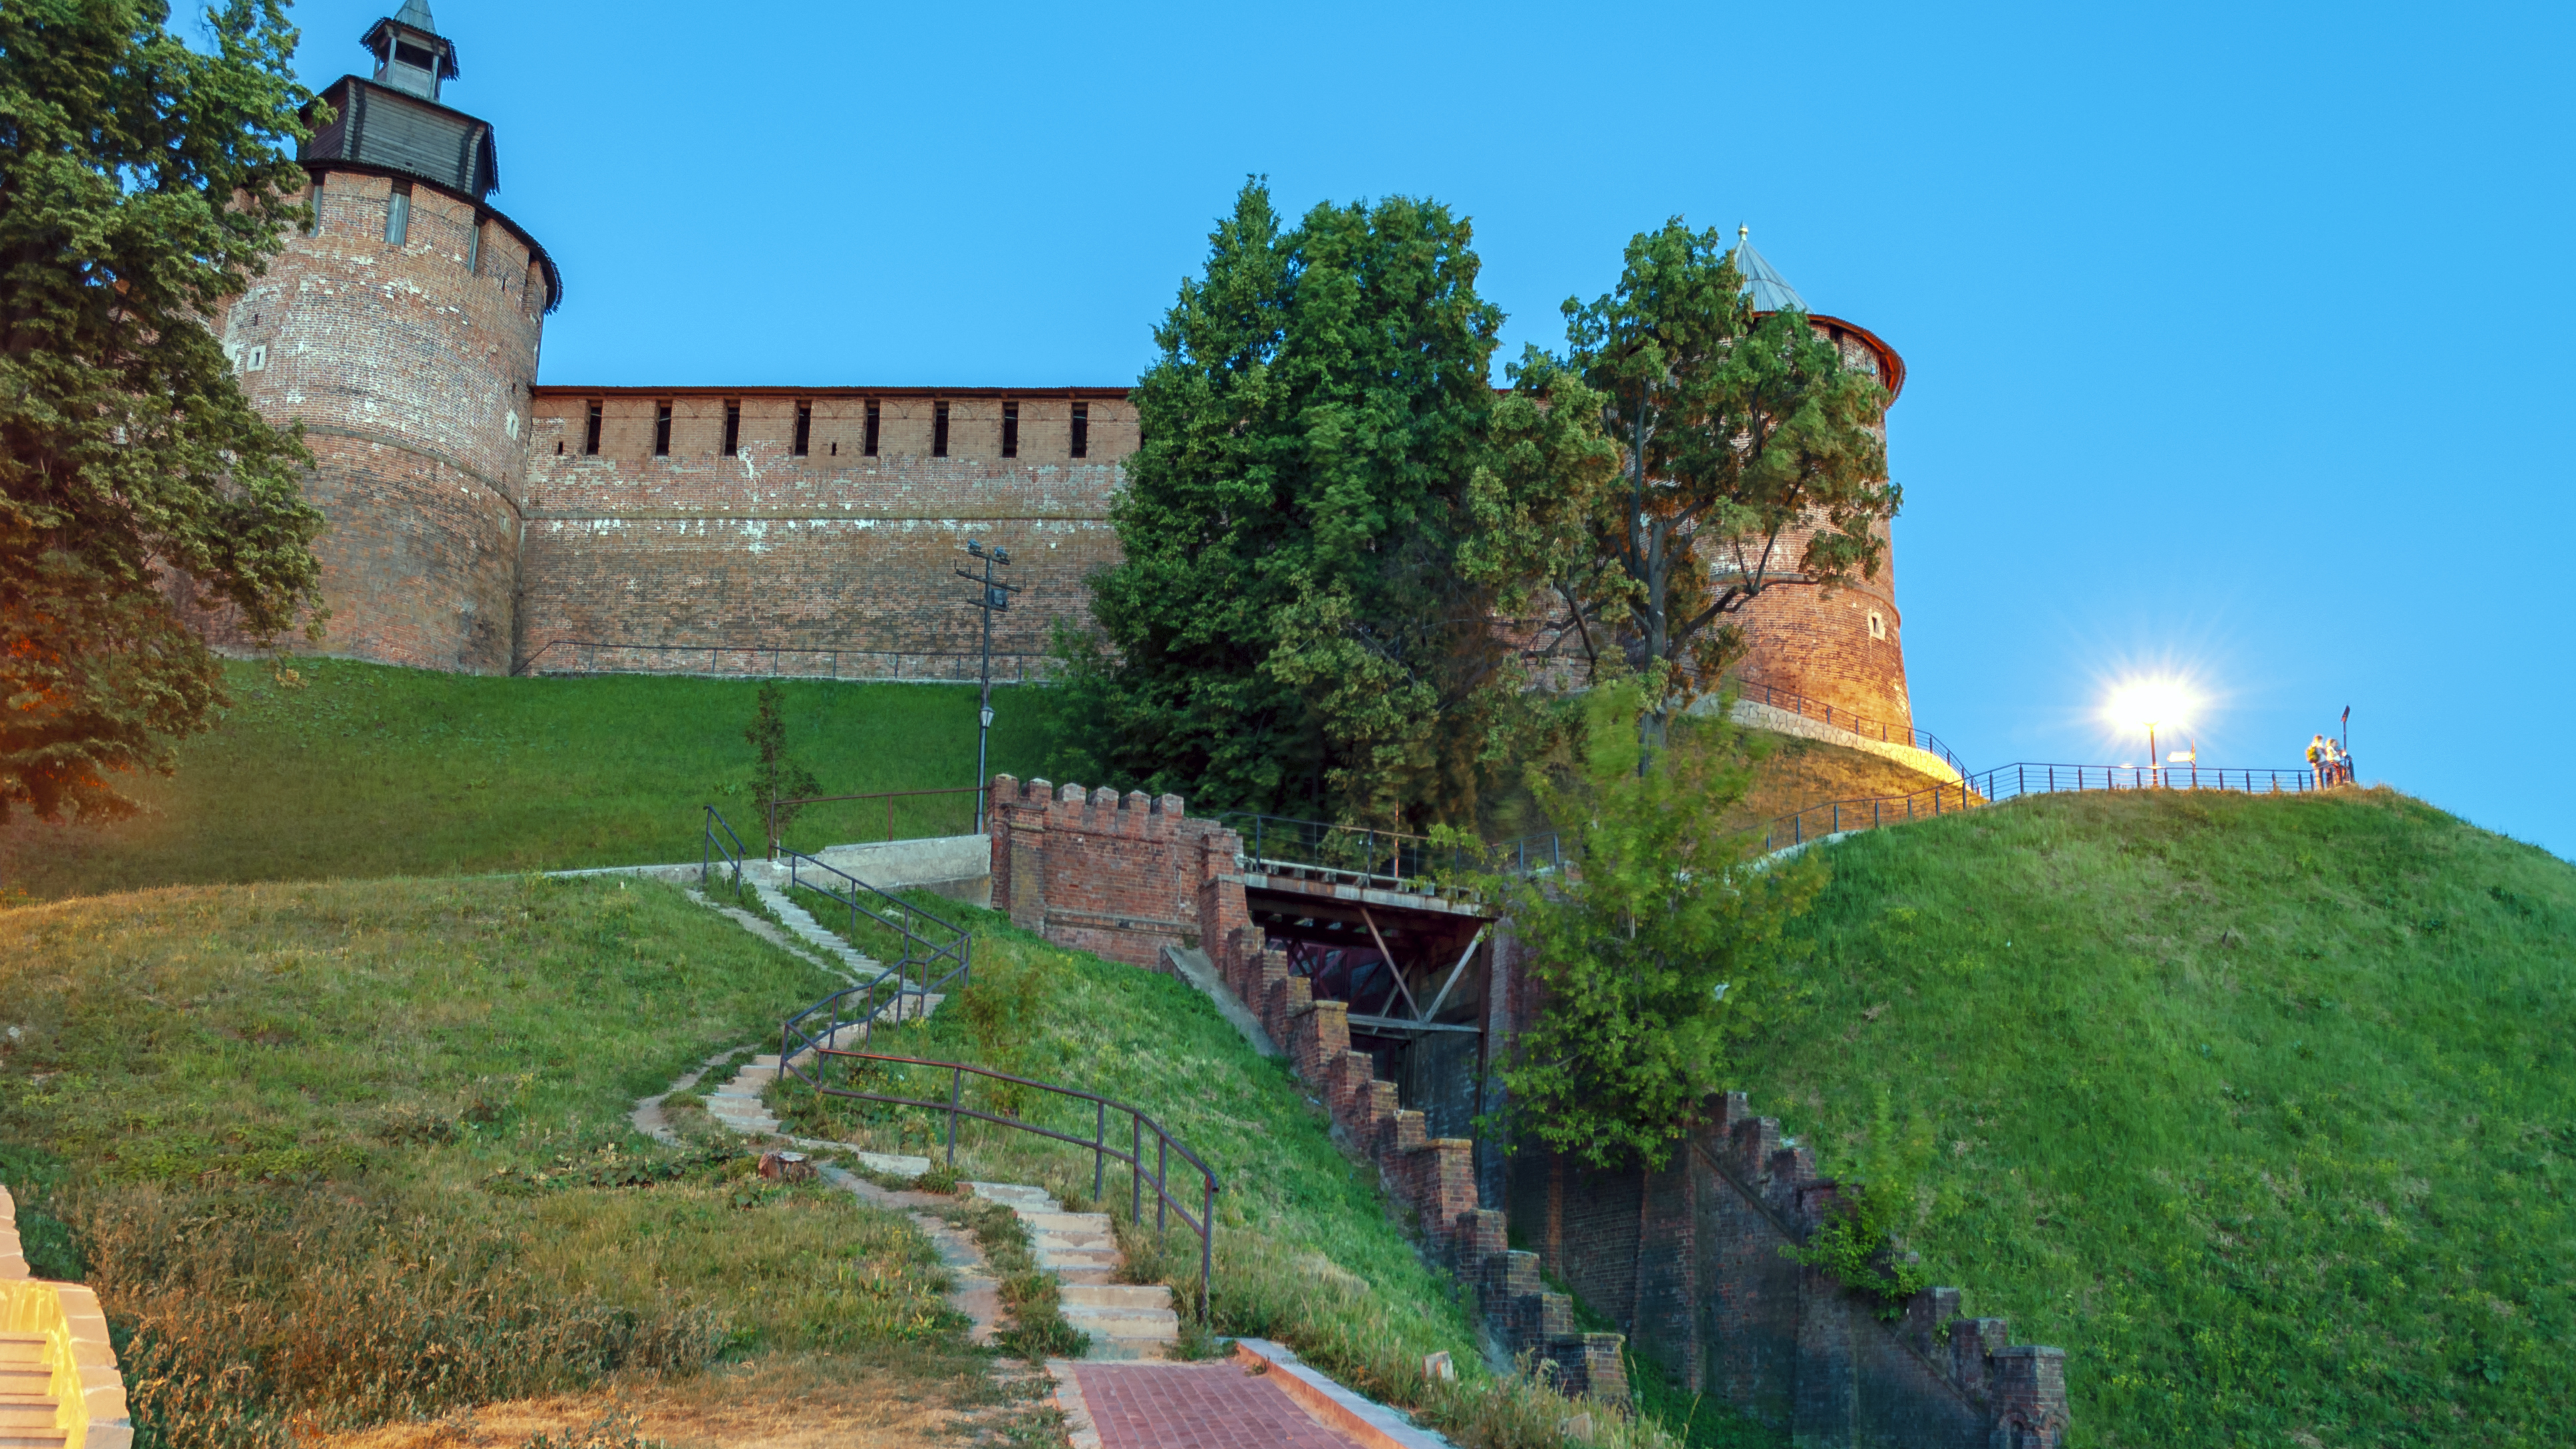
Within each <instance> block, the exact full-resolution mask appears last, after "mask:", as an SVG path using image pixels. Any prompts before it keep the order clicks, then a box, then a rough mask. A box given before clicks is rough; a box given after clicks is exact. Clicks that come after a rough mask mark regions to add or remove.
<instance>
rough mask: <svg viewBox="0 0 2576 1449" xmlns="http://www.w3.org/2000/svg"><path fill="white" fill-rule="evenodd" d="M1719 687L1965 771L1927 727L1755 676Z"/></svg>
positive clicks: (1966, 770) (1964, 767)
mask: <svg viewBox="0 0 2576 1449" xmlns="http://www.w3.org/2000/svg"><path fill="white" fill-rule="evenodd" d="M1721 687H1722V688H1724V689H1728V690H1732V691H1734V693H1735V697H1736V698H1737V699H1738V700H1748V701H1751V702H1752V703H1754V704H1759V705H1763V706H1766V707H1768V708H1771V709H1777V710H1783V711H1786V712H1788V713H1790V714H1794V715H1797V716H1798V717H1800V718H1801V719H1811V720H1814V721H1816V722H1817V723H1819V724H1826V725H1831V726H1833V727H1834V728H1835V729H1839V730H1848V731H1850V732H1851V733H1853V734H1856V735H1859V736H1861V737H1862V738H1864V739H1874V740H1877V741H1879V742H1880V743H1882V744H1892V745H1907V746H1911V747H1912V748H1914V749H1918V750H1922V751H1924V752H1926V753H1928V754H1934V755H1938V756H1940V757H1941V758H1942V760H1943V761H1945V762H1947V763H1948V765H1949V766H1950V768H1951V769H1953V770H1956V771H1958V772H1959V773H1960V774H1961V775H1965V774H1967V773H1968V766H1967V762H1966V761H1964V760H1962V759H1960V758H1959V756H1958V754H1957V753H1956V752H1955V751H1953V750H1952V749H1951V748H1950V747H1949V746H1948V745H1945V744H1943V743H1942V742H1941V737H1940V736H1939V735H1936V734H1934V733H1932V732H1931V731H1930V730H1919V729H1916V728H1914V727H1913V726H1912V725H1899V724H1890V723H1888V722H1887V721H1885V720H1882V719H1873V718H1871V717H1870V716H1868V715H1865V714H1859V713H1855V712H1854V711H1852V710H1848V709H1842V708H1839V707H1837V706H1835V705H1831V704H1827V703H1825V702H1824V701H1823V700H1819V699H1809V698H1808V697H1807V696H1805V695H1803V694H1800V693H1798V692H1797V691H1796V690H1793V689H1774V688H1772V687H1771V686H1770V685H1768V684H1765V683H1763V682H1762V681H1760V680H1758V679H1742V678H1737V679H1729V680H1726V681H1725V682H1724V684H1723V685H1722V686H1721Z"/></svg>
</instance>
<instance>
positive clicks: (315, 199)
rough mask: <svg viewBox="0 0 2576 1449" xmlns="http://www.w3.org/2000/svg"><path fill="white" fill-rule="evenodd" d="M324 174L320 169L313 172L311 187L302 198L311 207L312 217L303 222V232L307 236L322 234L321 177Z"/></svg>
mask: <svg viewBox="0 0 2576 1449" xmlns="http://www.w3.org/2000/svg"><path fill="white" fill-rule="evenodd" d="M324 174H325V173H323V172H320V171H316V172H314V173H313V189H312V191H310V192H309V193H307V194H306V195H305V198H304V199H305V201H306V202H308V203H310V204H311V205H312V207H313V219H312V220H310V221H307V222H306V223H304V233H305V235H307V236H320V235H321V234H322V177H323V176H324Z"/></svg>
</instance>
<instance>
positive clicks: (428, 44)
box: [358, 0, 456, 101]
mask: <svg viewBox="0 0 2576 1449" xmlns="http://www.w3.org/2000/svg"><path fill="white" fill-rule="evenodd" d="M358 43H359V44H360V45H363V46H365V47H366V48H367V49H368V50H370V51H372V52H374V53H375V57H376V77H375V78H376V82H377V84H379V85H384V86H390V87H392V88H393V89H395V90H398V91H401V92H403V93H405V94H407V95H415V96H418V97H420V98H421V99H422V100H425V101H434V100H437V99H438V88H439V84H440V82H442V81H452V80H454V79H456V42H454V41H452V40H449V39H448V38H447V37H446V36H443V35H441V34H439V33H438V22H437V21H435V20H433V19H431V18H430V14H429V0H403V5H402V8H401V9H400V10H397V11H395V12H394V13H393V14H391V15H388V16H386V17H385V18H384V19H382V20H379V21H377V22H376V23H375V24H374V25H372V26H369V27H368V29H367V33H366V34H365V35H363V36H361V37H359V40H358Z"/></svg>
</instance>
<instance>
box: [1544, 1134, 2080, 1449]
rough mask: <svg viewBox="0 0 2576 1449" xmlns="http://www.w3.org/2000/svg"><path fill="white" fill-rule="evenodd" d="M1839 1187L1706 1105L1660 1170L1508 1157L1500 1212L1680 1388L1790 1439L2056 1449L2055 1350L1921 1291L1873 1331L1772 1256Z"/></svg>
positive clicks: (1838, 1299)
mask: <svg viewBox="0 0 2576 1449" xmlns="http://www.w3.org/2000/svg"><path fill="white" fill-rule="evenodd" d="M1839 1187H1840V1185H1839V1184H1837V1183H1835V1182H1834V1181H1832V1180H1831V1179H1827V1178H1821V1177H1819V1176H1817V1174H1816V1169H1815V1162H1814V1158H1813V1156H1812V1154H1810V1153H1809V1151H1808V1150H1807V1149H1806V1148H1804V1147H1801V1146H1796V1145H1794V1144H1792V1143H1791V1142H1789V1141H1788V1140H1787V1139H1785V1138H1783V1137H1782V1135H1781V1133H1780V1124H1779V1123H1778V1122H1777V1121H1775V1120H1773V1119H1771V1118H1768V1117H1756V1116H1754V1115H1753V1113H1752V1111H1751V1109H1750V1107H1749V1106H1748V1105H1747V1103H1746V1099H1745V1096H1744V1094H1743V1093H1741V1092H1733V1093H1728V1094H1726V1095H1725V1096H1722V1097H1718V1098H1713V1099H1712V1100H1711V1101H1710V1102H1709V1104H1708V1110H1707V1111H1706V1113H1705V1114H1704V1118H1703V1121H1702V1122H1701V1123H1700V1124H1699V1125H1697V1126H1695V1127H1694V1128H1693V1129H1692V1130H1691V1132H1690V1133H1689V1135H1688V1136H1687V1137H1686V1138H1685V1139H1684V1141H1683V1143H1682V1144H1681V1147H1680V1149H1679V1150H1678V1151H1676V1153H1675V1154H1674V1158H1673V1161H1672V1162H1671V1164H1670V1165H1669V1166H1667V1167H1666V1168H1665V1169H1664V1170H1662V1171H1660V1172H1655V1173H1639V1172H1637V1171H1634V1170H1630V1171H1623V1172H1610V1173H1594V1172H1587V1171H1584V1170H1583V1169H1581V1168H1580V1167H1579V1166H1578V1165H1577V1164H1574V1163H1572V1162H1570V1161H1568V1160H1567V1159H1565V1158H1563V1157H1560V1156H1556V1155H1554V1154H1549V1153H1545V1152H1543V1151H1538V1152H1528V1153H1524V1154H1522V1155H1521V1156H1519V1157H1516V1158H1515V1160H1514V1173H1513V1179H1512V1186H1511V1193H1510V1202H1511V1206H1512V1211H1513V1212H1514V1213H1515V1214H1517V1215H1518V1216H1519V1218H1520V1220H1521V1221H1522V1222H1523V1223H1524V1224H1525V1225H1526V1224H1537V1225H1539V1228H1540V1234H1539V1236H1540V1238H1541V1240H1542V1242H1543V1244H1544V1251H1545V1255H1546V1259H1547V1261H1548V1263H1549V1265H1550V1266H1551V1267H1552V1268H1553V1269H1554V1270H1555V1271H1556V1272H1557V1273H1558V1275H1559V1276H1561V1277H1562V1278H1563V1279H1564V1281H1565V1282H1566V1283H1568V1284H1569V1285H1570V1286H1571V1287H1572V1288H1573V1289H1574V1291H1575V1293H1576V1295H1577V1296H1578V1297H1580V1298H1582V1299H1583V1301H1584V1302H1586V1303H1587V1304H1590V1305H1591V1306H1592V1307H1593V1308H1594V1309H1596V1310H1597V1311H1599V1312H1601V1313H1602V1314H1604V1315H1605V1316H1607V1317H1609V1318H1610V1319H1612V1320H1613V1321H1614V1322H1617V1323H1618V1324H1620V1325H1621V1326H1622V1327H1623V1328H1625V1329H1626V1330H1627V1332H1628V1336H1629V1341H1630V1342H1632V1343H1634V1344H1635V1345H1636V1347H1637V1350H1638V1352H1639V1353H1640V1354H1642V1355H1643V1356H1644V1357H1646V1358H1648V1359H1650V1360H1653V1361H1655V1362H1657V1363H1658V1364H1660V1365H1661V1366H1662V1368H1663V1369H1664V1370H1665V1371H1666V1372H1668V1373H1669V1374H1670V1375H1671V1376H1672V1378H1673V1380H1674V1381H1675V1382H1676V1383H1677V1384H1679V1385H1681V1386H1682V1387H1683V1388H1684V1389H1685V1390H1686V1391H1690V1392H1705V1393H1708V1394H1711V1395H1714V1396H1716V1397H1719V1398H1722V1399H1724V1400H1725V1401H1726V1402H1728V1403H1730V1404H1732V1405H1734V1406H1735V1407H1736V1408H1737V1409H1738V1410H1739V1411H1741V1412H1743V1413H1745V1414H1747V1415H1750V1416H1751V1417H1753V1418H1756V1419H1759V1420H1761V1421H1762V1422H1764V1423H1766V1424H1768V1425H1770V1426H1772V1427H1773V1428H1775V1429H1781V1430H1786V1431H1788V1432H1789V1434H1790V1435H1791V1437H1792V1440H1793V1442H1795V1443H1798V1444H1801V1445H1805V1444H1818V1445H1827V1444H1831V1445H1843V1444H1854V1445H1874V1444H1891V1445H1895V1444H1901V1445H1907V1446H1923V1449H1989V1446H2009V1449H2056V1446H2057V1445H2059V1444H2061V1443H2062V1442H2063V1441H2064V1437H2065V1432H2066V1425H2067V1401H2066V1356H2065V1353H2064V1351H2063V1350H2061V1349H2055V1348H2038V1347H2031V1346H2027V1345H2017V1344H2013V1343H2011V1342H2010V1333H2009V1329H2008V1325H2007V1324H2006V1323H2005V1321H2004V1320H2002V1319H1999V1318H1976V1319H1971V1318H1962V1317H1960V1316H1959V1297H1960V1295H1959V1290H1957V1289H1955V1288H1931V1289H1926V1290H1925V1291H1923V1292H1922V1293H1919V1294H1917V1295H1915V1296H1914V1298H1913V1299H1912V1300H1910V1301H1909V1302H1908V1303H1907V1304H1906V1305H1905V1316H1904V1318H1903V1320H1902V1321H1900V1322H1898V1323H1894V1324H1889V1323H1887V1322H1884V1321H1882V1320H1881V1319H1880V1318H1879V1317H1878V1316H1877V1314H1876V1313H1875V1312H1874V1311H1873V1310H1872V1308H1871V1306H1870V1304H1869V1303H1868V1302H1867V1301H1865V1300H1863V1299H1861V1298H1859V1297H1857V1296H1856V1295H1854V1294H1853V1293H1851V1292H1850V1291H1849V1290H1847V1289H1845V1288H1843V1287H1842V1286H1841V1285H1840V1284H1838V1283H1836V1282H1834V1281H1833V1280H1832V1279H1830V1278H1828V1277H1827V1276H1825V1275H1824V1274H1823V1273H1821V1272H1819V1271H1818V1270H1816V1269H1813V1268H1808V1267H1805V1266H1803V1265H1801V1264H1799V1263H1797V1262H1795V1261H1794V1260H1792V1259H1790V1258H1788V1257H1787V1256H1785V1255H1784V1254H1783V1252H1782V1249H1784V1248H1786V1247H1788V1246H1790V1245H1792V1244H1795V1243H1800V1242H1803V1241H1805V1240H1806V1238H1807V1236H1808V1235H1809V1234H1811V1233H1813V1232H1814V1231H1815V1230H1816V1229H1817V1228H1818V1227H1819V1226H1821V1225H1822V1224H1823V1223H1824V1221H1825V1218H1826V1214H1827V1213H1828V1212H1829V1211H1830V1210H1831V1208H1832V1205H1833V1202H1834V1198H1835V1195H1836V1193H1837V1192H1838V1191H1839Z"/></svg>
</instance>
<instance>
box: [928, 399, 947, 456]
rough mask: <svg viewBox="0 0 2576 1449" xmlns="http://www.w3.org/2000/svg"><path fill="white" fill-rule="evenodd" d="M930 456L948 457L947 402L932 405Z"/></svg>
mask: <svg viewBox="0 0 2576 1449" xmlns="http://www.w3.org/2000/svg"><path fill="white" fill-rule="evenodd" d="M930 456H932V457H934V458H945V457H947V456H948V404H947V402H946V401H945V400H942V401H939V402H935V403H932V404H931V405H930Z"/></svg>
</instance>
